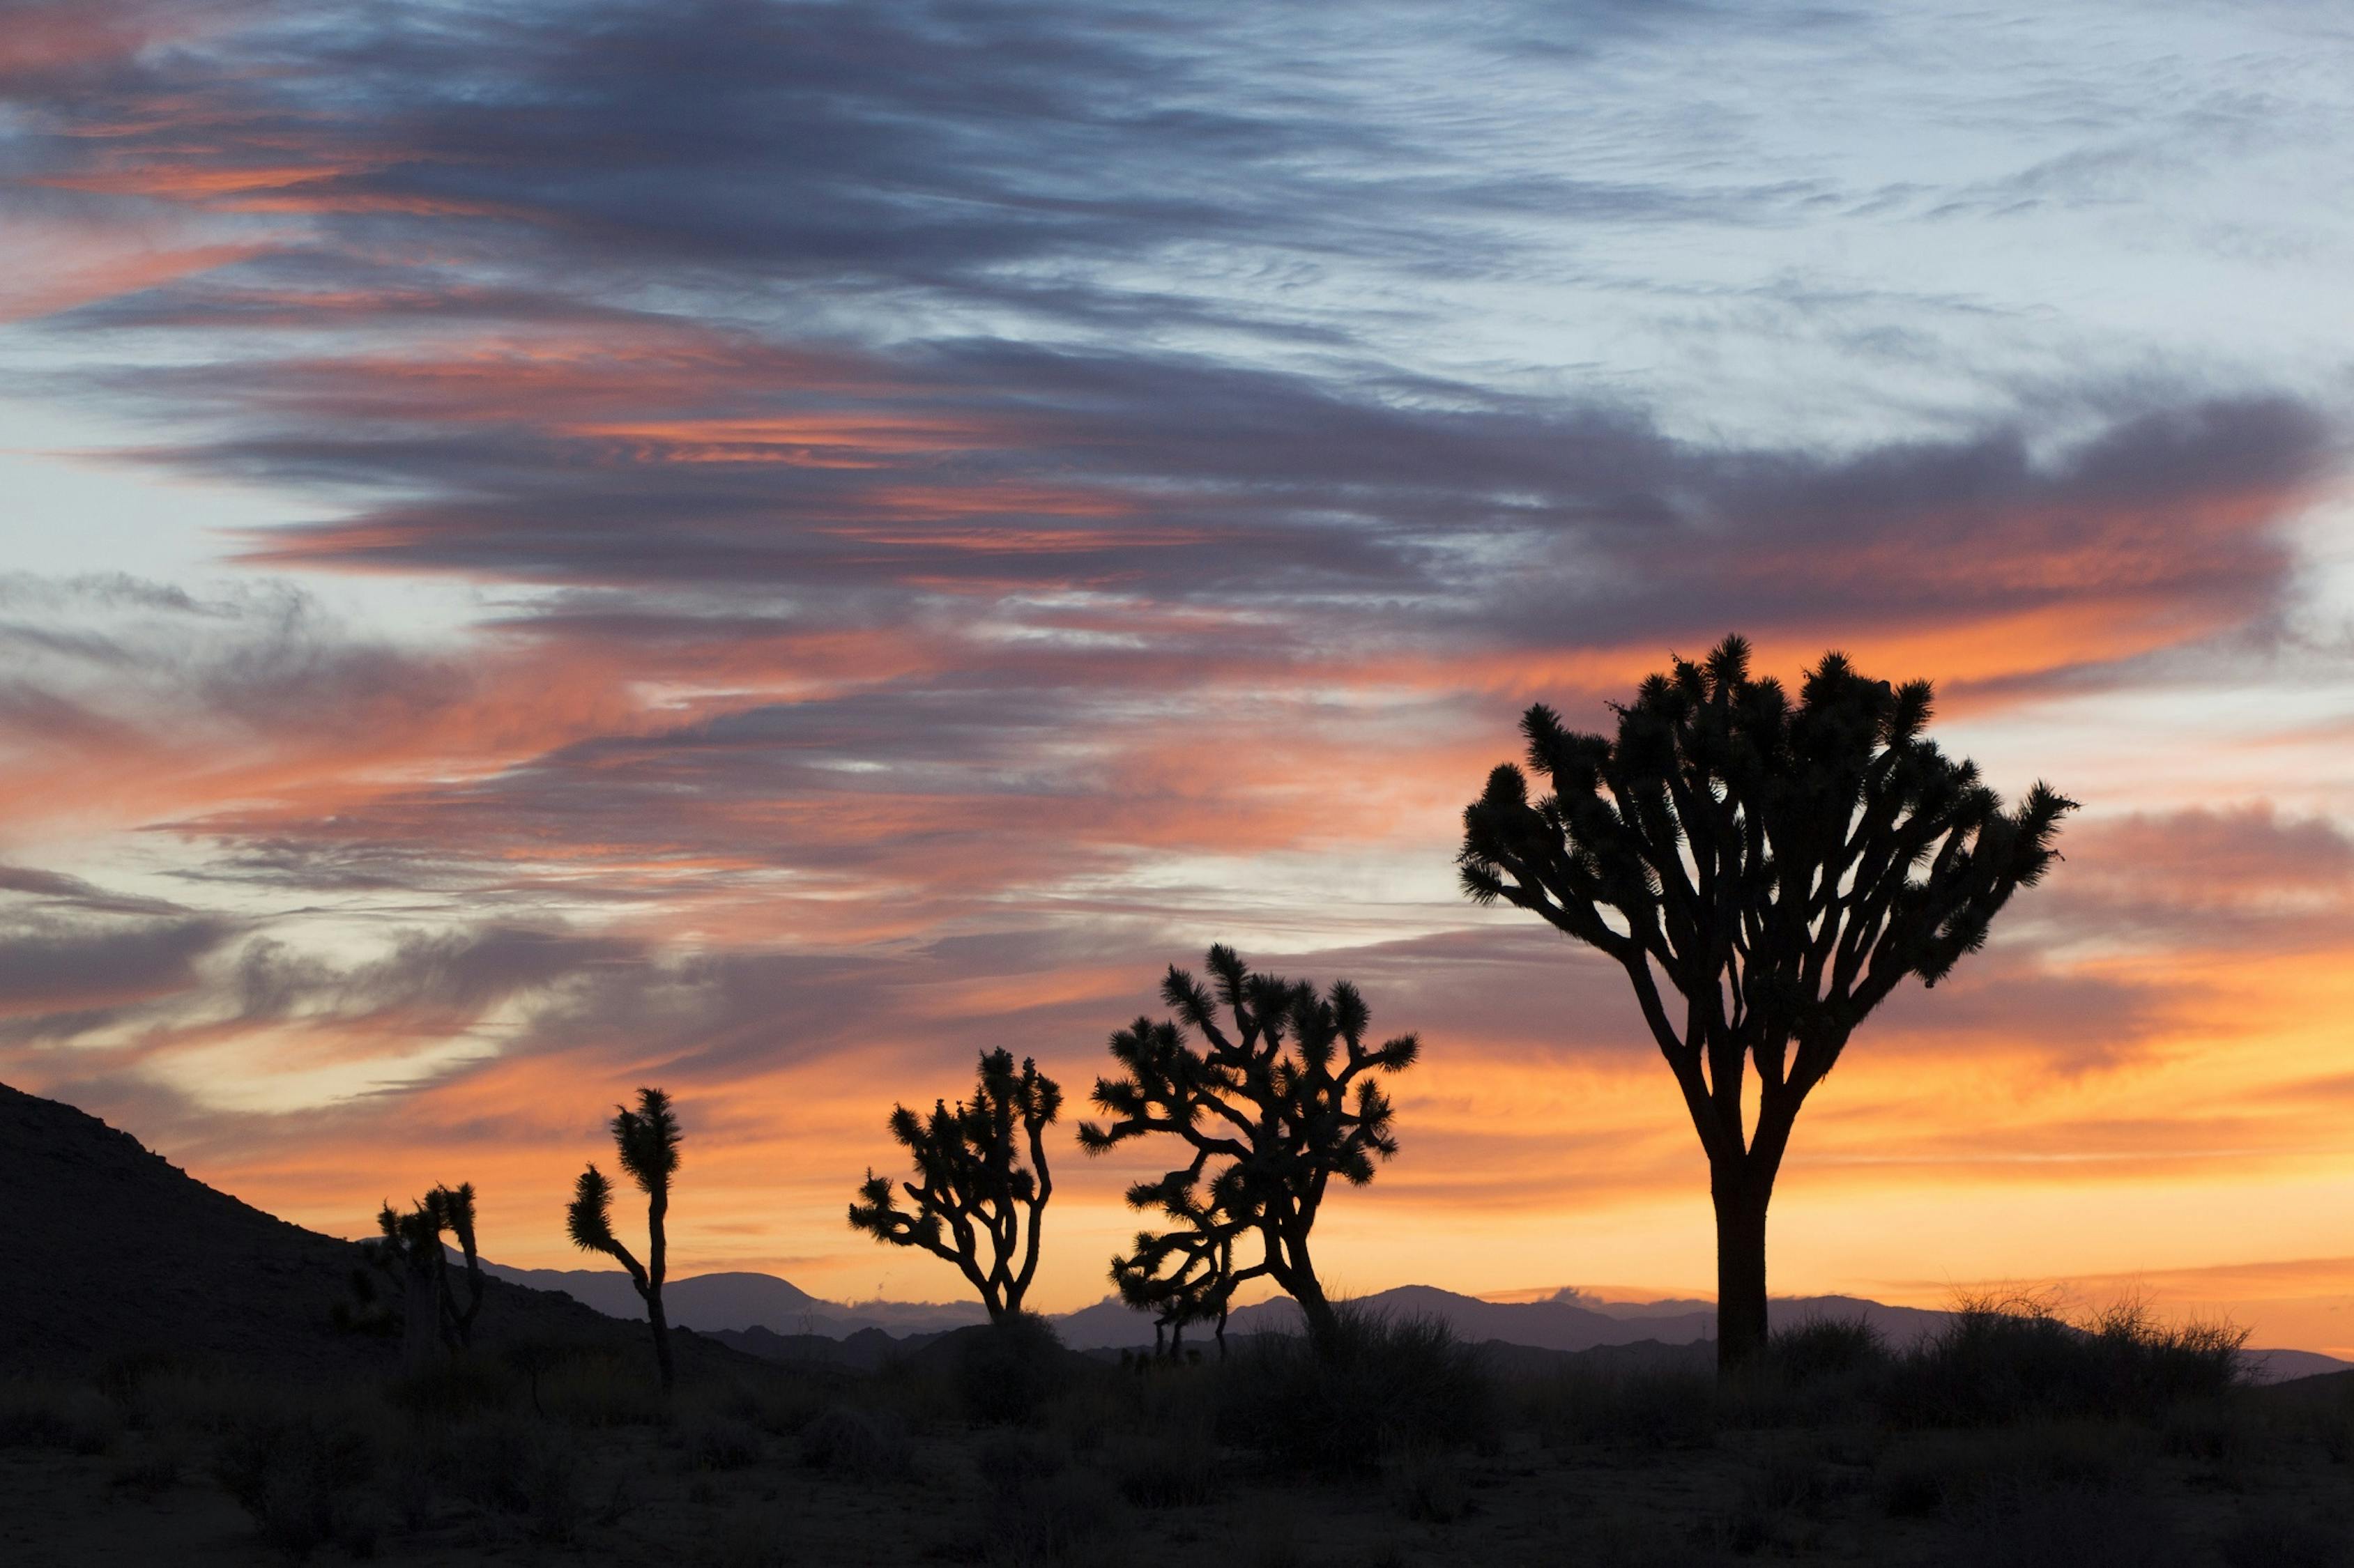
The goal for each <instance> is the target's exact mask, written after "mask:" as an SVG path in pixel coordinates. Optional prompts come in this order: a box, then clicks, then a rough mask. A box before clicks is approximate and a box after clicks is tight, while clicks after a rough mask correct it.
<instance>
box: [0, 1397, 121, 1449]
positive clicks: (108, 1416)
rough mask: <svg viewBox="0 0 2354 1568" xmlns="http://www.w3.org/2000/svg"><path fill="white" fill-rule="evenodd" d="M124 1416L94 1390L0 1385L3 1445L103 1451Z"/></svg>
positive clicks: (1, 1444) (0, 1417)
mask: <svg viewBox="0 0 2354 1568" xmlns="http://www.w3.org/2000/svg"><path fill="white" fill-rule="evenodd" d="M121 1430H122V1416H121V1414H118V1413H117V1412H116V1410H115V1407H114V1406H113V1404H111V1403H110V1402H109V1401H108V1400H107V1399H106V1398H105V1396H103V1395H102V1394H101V1393H98V1391H97V1390H95V1389H90V1388H70V1387H66V1386H63V1385H59V1384H53V1383H6V1384H0V1448H57V1449H62V1450H64V1451H65V1452H67V1453H69V1454H102V1453H104V1452H106V1449H107V1446H108V1445H110V1444H111V1443H112V1442H113V1441H114V1437H115V1434H116V1433H117V1432H119V1431H121Z"/></svg>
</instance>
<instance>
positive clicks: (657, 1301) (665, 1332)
mask: <svg viewBox="0 0 2354 1568" xmlns="http://www.w3.org/2000/svg"><path fill="white" fill-rule="evenodd" d="M646 1321H647V1322H648V1323H650V1324H652V1326H653V1331H654V1370H655V1371H656V1372H659V1373H661V1375H662V1388H663V1393H669V1392H670V1388H671V1383H672V1382H673V1372H672V1370H671V1364H670V1319H667V1318H665V1317H663V1304H662V1291H661V1289H660V1288H659V1287H657V1288H656V1289H654V1290H653V1291H652V1293H650V1294H649V1295H648V1296H647V1297H646Z"/></svg>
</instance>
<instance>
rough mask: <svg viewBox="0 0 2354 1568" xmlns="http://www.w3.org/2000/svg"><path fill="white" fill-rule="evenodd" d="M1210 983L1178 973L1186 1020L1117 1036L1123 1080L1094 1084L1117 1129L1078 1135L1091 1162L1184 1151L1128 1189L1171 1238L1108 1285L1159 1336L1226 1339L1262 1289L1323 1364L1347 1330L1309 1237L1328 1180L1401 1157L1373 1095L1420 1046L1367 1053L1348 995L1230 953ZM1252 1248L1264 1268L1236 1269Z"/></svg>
mask: <svg viewBox="0 0 2354 1568" xmlns="http://www.w3.org/2000/svg"><path fill="white" fill-rule="evenodd" d="M1209 970H1210V980H1211V984H1210V985H1209V986H1204V985H1203V984H1202V983H1201V982H1200V981H1198V980H1195V979H1194V978H1193V976H1192V975H1190V974H1188V973H1187V972H1185V971H1184V970H1183V969H1178V968H1177V967H1176V966H1174V965H1172V966H1171V967H1170V969H1169V974H1168V977H1167V978H1166V979H1165V980H1162V981H1161V999H1162V1001H1165V1002H1167V1004H1168V1005H1169V1006H1170V1007H1172V1008H1173V1009H1174V1010H1175V1011H1176V1013H1177V1017H1176V1018H1175V1019H1174V1020H1164V1021H1162V1022H1154V1021H1153V1020H1151V1019H1150V1018H1140V1019H1138V1020H1137V1021H1136V1022H1135V1023H1133V1024H1132V1025H1130V1026H1129V1028H1127V1029H1123V1030H1121V1031H1120V1032H1119V1033H1117V1034H1114V1035H1113V1036H1112V1037H1111V1054H1112V1057H1113V1059H1114V1060H1115V1061H1117V1062H1118V1063H1119V1065H1120V1067H1121V1068H1122V1069H1124V1075H1123V1076H1121V1077H1118V1078H1098V1079H1097V1080H1096V1088H1095V1103H1096V1104H1097V1106H1098V1107H1101V1108H1102V1109H1103V1110H1104V1111H1105V1112H1106V1113H1108V1115H1109V1116H1110V1118H1112V1119H1111V1120H1110V1121H1108V1123H1106V1124H1105V1125H1103V1126H1101V1127H1098V1126H1097V1125H1096V1124H1095V1123H1093V1122H1088V1123H1085V1124H1083V1125H1082V1126H1081V1127H1080V1128H1079V1143H1080V1146H1081V1147H1083V1148H1085V1149H1086V1150H1087V1151H1088V1152H1090V1153H1101V1152H1103V1151H1104V1150H1108V1149H1110V1148H1112V1147H1113V1146H1115V1145H1117V1144H1119V1143H1121V1142H1124V1141H1126V1140H1127V1139H1131V1138H1140V1137H1143V1136H1145V1135H1147V1134H1150V1133H1167V1134H1170V1135H1172V1136H1173V1137H1175V1138H1177V1139H1180V1140H1181V1141H1182V1143H1183V1144H1184V1145H1185V1146H1186V1148H1187V1150H1188V1154H1187V1158H1186V1160H1185V1163H1183V1164H1182V1165H1181V1166H1179V1167H1178V1168H1177V1169H1175V1170H1173V1171H1169V1172H1168V1173H1166V1174H1165V1175H1163V1176H1161V1178H1160V1179H1159V1180H1157V1181H1140V1182H1138V1183H1137V1184H1136V1185H1135V1186H1133V1187H1131V1188H1129V1192H1128V1202H1129V1206H1130V1207H1132V1208H1136V1209H1145V1210H1158V1211H1159V1212H1160V1213H1161V1214H1162V1215H1163V1216H1165V1217H1166V1218H1168V1219H1170V1220H1172V1221H1173V1222H1175V1224H1173V1226H1172V1228H1171V1229H1170V1230H1167V1231H1164V1232H1160V1233H1154V1232H1150V1231H1147V1232H1143V1233H1140V1234H1139V1235H1138V1236H1137V1238H1136V1245H1135V1249H1134V1251H1132V1252H1131V1253H1130V1254H1129V1255H1127V1256H1125V1257H1119V1258H1115V1259H1113V1260H1112V1278H1113V1280H1114V1281H1115V1283H1117V1284H1118V1285H1119V1290H1120V1295H1121V1297H1122V1298H1123V1299H1125V1300H1127V1301H1128V1302H1129V1304H1130V1305H1132V1306H1139V1307H1148V1308H1154V1309H1156V1310H1157V1311H1159V1313H1160V1314H1161V1322H1162V1323H1163V1324H1166V1325H1169V1326H1172V1327H1173V1328H1176V1329H1178V1330H1182V1327H1183V1325H1184V1324H1185V1323H1186V1322H1188V1321H1198V1320H1202V1319H1212V1320H1214V1321H1215V1322H1216V1323H1217V1324H1218V1327H1219V1330H1220V1331H1221V1337H1222V1340H1223V1330H1224V1328H1225V1308H1226V1304H1227V1302H1228V1301H1229V1300H1230V1299H1231V1298H1233V1295H1234V1292H1235V1287H1238V1286H1240V1285H1242V1284H1244V1283H1245V1282H1246V1281H1248V1280H1251V1279H1254V1278H1257V1277H1267V1278H1269V1279H1272V1280H1273V1281H1274V1282H1275V1283H1276V1284H1277V1285H1278V1287H1281V1288H1282V1289H1283V1290H1284V1291H1285V1292H1287V1293H1288V1295H1289V1296H1290V1297H1291V1298H1292V1299H1293V1300H1294V1301H1297V1302H1298V1303H1299V1310H1300V1315H1301V1316H1302V1317H1303V1318H1304V1319H1306V1320H1307V1324H1308V1334H1309V1339H1310V1342H1311V1343H1313V1344H1314V1345H1315V1347H1316V1348H1317V1350H1318V1351H1319V1353H1322V1354H1330V1353H1331V1351H1333V1350H1334V1349H1335V1347H1336V1346H1337V1343H1338V1329H1339V1323H1338V1319H1337V1317H1336V1315H1335V1313H1334V1312H1333V1309H1332V1304H1331V1300H1330V1299H1329V1298H1327V1297H1326V1295H1325V1292H1324V1286H1323V1282H1322V1281H1321V1280H1320V1278H1319V1277H1317V1273H1316V1264H1315V1259H1314V1258H1313V1256H1312V1255H1310V1250H1309V1242H1310V1233H1311V1232H1312V1231H1313V1230H1314V1228H1315V1224H1316V1216H1317V1213H1318V1212H1319V1211H1320V1209H1321V1208H1322V1206H1323V1202H1324V1195H1325V1190H1326V1188H1327V1186H1328V1185H1329V1184H1330V1183H1331V1180H1332V1178H1333V1177H1335V1176H1338V1177H1340V1178H1341V1180H1342V1181H1346V1182H1348V1183H1349V1184H1350V1185H1352V1186H1358V1187H1362V1186H1363V1185H1364V1184H1365V1183H1367V1182H1369V1181H1372V1180H1373V1164H1374V1161H1375V1160H1386V1159H1388V1158H1389V1157H1390V1156H1392V1155H1394V1154H1395V1153H1396V1152H1397V1147H1398V1145H1397V1139H1396V1136H1395V1134H1394V1132H1393V1131H1392V1130H1391V1123H1392V1120H1393V1111H1392V1107H1391V1105H1390V1101H1389V1097H1388V1096H1387V1095H1386V1094H1384V1092H1383V1090H1382V1086H1381V1085H1380V1083H1379V1082H1378V1081H1377V1080H1378V1078H1379V1076H1380V1075H1384V1074H1390V1073H1396V1072H1401V1071H1403V1070H1405V1068H1406V1067H1409V1066H1411V1065H1413V1064H1414V1061H1415V1058H1416V1055H1417V1054H1420V1051H1421V1044H1420V1043H1419V1042H1418V1041H1417V1040H1416V1037H1415V1036H1414V1035H1411V1034H1401V1035H1399V1036H1397V1037H1396V1038H1394V1039H1393V1040H1390V1041H1387V1042H1385V1043H1384V1044H1380V1045H1372V1046H1369V1045H1367V1044H1366V1043H1365V1038H1366V1036H1365V1030H1366V1026H1367V1024H1368V1023H1369V1022H1371V1014H1370V1012H1368V1010H1367V1009H1366V1006H1365V1001H1364V998H1363V997H1362V996H1360V995H1359V994H1358V992H1357V988H1356V987H1354V986H1352V985H1351V984H1349V983H1348V982H1347V981H1345V980H1341V981H1338V982H1336V983H1335V984H1334V985H1333V987H1332V989H1331V991H1330V992H1329V993H1328V994H1326V995H1324V996H1319V995H1317V993H1316V988H1315V987H1314V986H1312V985H1310V984H1309V983H1308V982H1306V981H1304V980H1302V981H1292V980H1278V979H1277V978H1276V977H1275V976H1273V975H1266V974H1253V973H1250V972H1249V971H1248V970H1247V969H1246V968H1245V967H1244V965H1243V961H1242V959H1239V958H1238V957H1236V956H1235V951H1234V949H1233V948H1226V947H1214V948H1211V949H1210V955H1209ZM1189 1032H1190V1033H1189ZM1195 1036H1198V1039H1197V1038H1194V1037H1195ZM1254 1240H1255V1241H1256V1243H1257V1256H1256V1258H1254V1259H1251V1260H1250V1261H1246V1262H1243V1263H1241V1265H1240V1266H1236V1265H1237V1259H1236V1257H1235V1245H1236V1244H1237V1243H1242V1244H1244V1245H1245V1247H1246V1256H1247V1255H1248V1248H1249V1244H1250V1243H1251V1242H1252V1241H1254Z"/></svg>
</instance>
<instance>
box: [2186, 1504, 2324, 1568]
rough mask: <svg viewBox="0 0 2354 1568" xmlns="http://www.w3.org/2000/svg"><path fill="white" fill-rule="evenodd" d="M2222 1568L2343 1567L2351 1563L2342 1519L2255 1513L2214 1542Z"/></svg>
mask: <svg viewBox="0 0 2354 1568" xmlns="http://www.w3.org/2000/svg"><path fill="white" fill-rule="evenodd" d="M2218 1546H2219V1550H2218V1553H2217V1554H2218V1555H2219V1556H2221V1558H2222V1560H2223V1568H2344V1565H2345V1564H2346V1563H2354V1544H2349V1542H2348V1540H2347V1527H2346V1521H2345V1520H2343V1519H2342V1518H2340V1519H2335V1520H2317V1519H2305V1518H2294V1519H2293V1518H2286V1517H2283V1516H2280V1515H2277V1514H2259V1515H2256V1516H2255V1517H2253V1518H2250V1519H2243V1520H2241V1521H2240V1522H2239V1523H2238V1524H2237V1525H2234V1526H2233V1527H2232V1529H2231V1530H2230V1531H2227V1532H2226V1533H2225V1534H2224V1536H2223V1539H2222V1541H2221V1542H2219V1543H2218Z"/></svg>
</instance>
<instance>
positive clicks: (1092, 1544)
mask: <svg viewBox="0 0 2354 1568" xmlns="http://www.w3.org/2000/svg"><path fill="white" fill-rule="evenodd" d="M973 1467H974V1468H975V1469H976V1470H977V1471H978V1472H979V1474H980V1477H981V1560H982V1561H983V1562H986V1563H991V1564H1002V1565H1004V1568H1030V1565H1031V1564H1035V1563H1063V1562H1068V1561H1073V1560H1078V1561H1084V1562H1089V1563H1094V1562H1102V1561H1107V1560H1109V1558H1110V1557H1111V1556H1113V1555H1115V1554H1112V1553H1108V1552H1104V1551H1103V1550H1102V1544H1103V1542H1105V1540H1106V1538H1108V1537H1110V1536H1112V1535H1115V1534H1117V1533H1118V1532H1119V1525H1120V1519H1119V1499H1118V1498H1117V1497H1115V1496H1114V1495H1113V1494H1112V1491H1111V1489H1110V1487H1109V1486H1108V1484H1107V1483H1106V1481H1105V1480H1104V1478H1102V1477H1101V1476H1099V1475H1097V1473H1095V1472H1094V1471H1092V1470H1086V1469H1079V1468H1076V1467H1073V1466H1072V1465H1071V1463H1070V1461H1069V1457H1068V1456H1066V1454H1065V1453H1064V1452H1063V1451H1062V1449H1061V1447H1060V1446H1059V1445H1057V1444H1056V1443H1055V1442H1054V1441H1053V1440H1052V1439H1050V1438H1046V1437H1044V1436H1038V1435H1035V1434H1033V1433H1027V1432H1008V1433H1002V1434H1000V1435H998V1436H992V1437H989V1438H987V1439H985V1440H983V1441H982V1443H981V1446H979V1447H978V1448H977V1449H976V1450H975V1452H974V1455H973Z"/></svg>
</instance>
